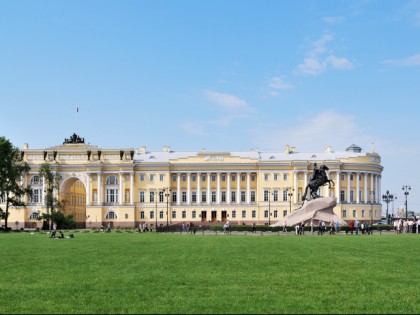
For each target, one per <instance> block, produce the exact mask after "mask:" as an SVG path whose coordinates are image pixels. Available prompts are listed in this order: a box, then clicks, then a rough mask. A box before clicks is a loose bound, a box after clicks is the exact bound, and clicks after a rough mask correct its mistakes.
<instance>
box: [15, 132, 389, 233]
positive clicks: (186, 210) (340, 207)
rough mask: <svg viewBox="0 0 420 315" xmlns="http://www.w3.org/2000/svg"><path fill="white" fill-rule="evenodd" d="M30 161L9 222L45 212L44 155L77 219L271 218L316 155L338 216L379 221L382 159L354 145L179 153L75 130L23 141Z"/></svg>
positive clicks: (293, 199)
mask: <svg viewBox="0 0 420 315" xmlns="http://www.w3.org/2000/svg"><path fill="white" fill-rule="evenodd" d="M22 152H23V157H24V160H25V161H26V162H27V163H28V164H29V165H30V167H31V170H30V172H29V174H27V176H26V177H25V178H24V179H23V183H24V184H30V185H31V187H32V191H33V195H32V197H31V198H29V197H26V199H25V202H26V205H27V206H26V207H24V208H23V207H22V208H12V209H10V217H9V220H8V222H9V224H8V225H9V226H10V227H12V228H13V229H15V228H16V229H20V228H36V227H39V228H40V227H41V225H42V223H41V222H39V221H38V220H37V217H38V216H39V214H40V213H44V212H45V206H44V205H45V198H44V197H45V196H44V190H45V187H44V186H43V181H42V178H40V177H39V168H40V166H41V165H42V164H43V163H45V162H47V163H49V164H50V165H51V168H52V170H53V172H55V173H56V174H57V176H58V178H59V189H58V190H57V191H56V192H55V194H56V196H58V198H59V199H60V200H61V201H63V203H64V212H65V214H66V215H67V214H72V215H73V217H74V219H75V221H76V222H77V223H78V226H79V227H80V228H98V227H100V226H106V225H107V224H108V223H110V224H111V225H112V226H113V227H121V228H124V227H138V226H139V224H143V223H145V224H147V225H148V227H149V228H152V229H154V228H155V227H156V226H165V225H173V224H181V223H186V224H190V223H193V224H194V225H196V226H199V225H208V224H217V223H219V224H220V223H222V222H225V221H227V220H229V221H230V223H231V224H252V223H254V222H255V223H256V224H257V225H258V224H260V225H262V224H271V223H275V222H277V221H278V220H279V219H281V218H282V217H283V216H285V215H287V214H288V213H291V212H292V211H295V210H296V209H298V208H299V207H301V206H302V201H301V199H302V195H303V194H304V191H305V187H306V185H307V184H308V181H309V178H310V176H311V175H312V172H313V167H314V163H317V164H318V165H321V164H325V165H327V166H328V168H329V171H328V177H329V178H330V179H332V180H333V181H334V182H335V185H334V187H333V188H329V187H328V186H324V187H322V188H321V189H320V191H319V194H320V195H321V196H332V197H336V198H337V206H336V207H335V208H334V212H335V213H336V214H337V215H339V216H340V217H341V218H343V220H345V221H350V220H360V221H371V220H372V221H373V222H376V221H379V220H381V215H382V205H381V197H380V196H381V173H382V170H383V167H382V166H381V158H380V156H379V155H378V154H377V153H375V152H370V153H364V152H362V149H361V148H360V147H358V146H356V145H351V146H350V147H348V148H347V149H345V150H343V151H338V152H334V151H333V150H332V148H331V147H328V148H327V149H325V150H324V151H322V152H315V153H300V152H297V150H296V149H295V148H294V147H290V146H288V145H286V146H285V147H284V150H283V151H279V152H261V151H258V150H250V151H241V152H214V151H207V150H201V151H191V152H184V151H183V152H177V151H173V150H171V148H170V147H168V146H164V147H163V150H161V151H148V150H147V148H146V147H140V148H139V149H133V148H128V149H127V148H125V149H103V148H98V147H96V146H91V145H87V144H85V143H84V139H82V138H79V137H78V136H76V135H73V138H70V140H69V139H66V140H65V142H64V143H63V144H62V145H59V146H54V147H50V148H47V149H30V148H29V146H28V145H27V144H25V146H24V148H23V149H22Z"/></svg>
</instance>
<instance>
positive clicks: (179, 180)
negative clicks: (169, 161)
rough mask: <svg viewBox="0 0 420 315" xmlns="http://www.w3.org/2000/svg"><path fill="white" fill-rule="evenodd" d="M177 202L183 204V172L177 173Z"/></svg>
mask: <svg viewBox="0 0 420 315" xmlns="http://www.w3.org/2000/svg"><path fill="white" fill-rule="evenodd" d="M176 176H177V177H176V204H177V205H180V204H181V173H177V174H176Z"/></svg>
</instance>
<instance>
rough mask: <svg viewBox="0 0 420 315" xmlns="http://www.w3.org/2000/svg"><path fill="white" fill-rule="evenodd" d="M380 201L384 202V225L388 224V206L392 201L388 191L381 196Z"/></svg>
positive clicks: (392, 196) (392, 198)
mask: <svg viewBox="0 0 420 315" xmlns="http://www.w3.org/2000/svg"><path fill="white" fill-rule="evenodd" d="M382 200H383V201H385V202H386V223H387V224H389V223H390V221H389V217H388V204H389V203H390V202H391V201H394V195H392V194H390V193H389V190H387V191H386V194H385V195H382Z"/></svg>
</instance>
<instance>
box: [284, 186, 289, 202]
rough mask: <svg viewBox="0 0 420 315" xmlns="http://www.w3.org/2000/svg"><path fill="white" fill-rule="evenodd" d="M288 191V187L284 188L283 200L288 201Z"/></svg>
mask: <svg viewBox="0 0 420 315" xmlns="http://www.w3.org/2000/svg"><path fill="white" fill-rule="evenodd" d="M288 192H289V191H288V190H287V189H283V201H288V199H287V193H288Z"/></svg>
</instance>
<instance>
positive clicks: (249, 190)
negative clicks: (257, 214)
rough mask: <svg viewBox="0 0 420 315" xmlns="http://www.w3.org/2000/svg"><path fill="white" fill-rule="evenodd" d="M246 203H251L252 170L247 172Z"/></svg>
mask: <svg viewBox="0 0 420 315" xmlns="http://www.w3.org/2000/svg"><path fill="white" fill-rule="evenodd" d="M246 203H247V204H250V203H251V172H247V173H246Z"/></svg>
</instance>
